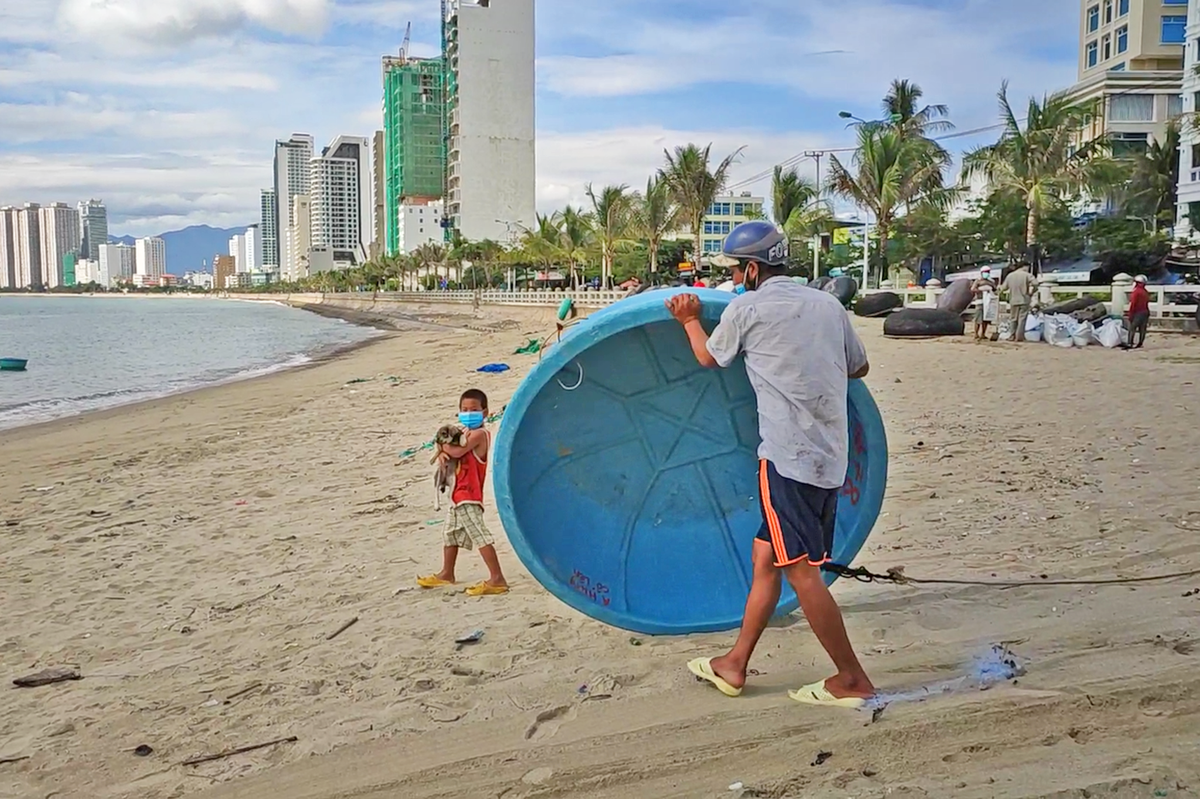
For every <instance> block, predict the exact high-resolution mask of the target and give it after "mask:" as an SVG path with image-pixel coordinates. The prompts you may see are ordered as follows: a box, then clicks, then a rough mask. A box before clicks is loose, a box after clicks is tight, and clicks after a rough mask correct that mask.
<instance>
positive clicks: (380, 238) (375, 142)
mask: <svg viewBox="0 0 1200 799" xmlns="http://www.w3.org/2000/svg"><path fill="white" fill-rule="evenodd" d="M385 150H386V147H385V145H384V139H383V131H382V130H377V131H375V135H374V136H372V137H371V199H372V201H373V205H372V206H371V246H370V247H368V248H367V257H368V258H370V259H372V260H374V259H376V258H378V257H379V256H381V255H383V254H384V252H386V250H387V217H386V214H385V213H384V208H386V207H387V190H386V189H385V187H384V183H385V181H384V163H385V161H386V154H385Z"/></svg>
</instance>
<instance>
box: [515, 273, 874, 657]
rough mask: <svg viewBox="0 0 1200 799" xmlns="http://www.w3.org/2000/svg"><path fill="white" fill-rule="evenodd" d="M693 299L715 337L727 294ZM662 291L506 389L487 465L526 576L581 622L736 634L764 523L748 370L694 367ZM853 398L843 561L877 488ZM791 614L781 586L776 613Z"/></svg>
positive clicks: (863, 399)
mask: <svg viewBox="0 0 1200 799" xmlns="http://www.w3.org/2000/svg"><path fill="white" fill-rule="evenodd" d="M683 290H685V291H686V290H688V289H683ZM690 291H693V292H694V293H696V294H698V295H699V296H700V298H701V300H702V301H703V307H704V314H703V322H704V325H705V327H706V328H708V329H710V330H711V329H712V327H714V326H715V325H716V323H717V320H718V319H719V318H720V315H721V311H722V310H724V308H725V306H726V305H728V304H729V301H730V300H732V299H733V297H734V295H733V294H730V293H728V292H724V291H716V290H713V289H691V290H690ZM673 293H678V292H674V291H650V292H646V293H644V294H640V295H637V296H634V297H630V298H628V299H624V300H621V301H620V302H618V303H615V304H613V305H611V306H609V307H608V308H605V309H604V310H602V311H599V312H597V313H595V314H592V315H591V316H589V317H587V318H586V319H585V320H583V321H582V322H580V323H578V324H576V325H574V326H573V327H571V328H569V329H568V330H567V333H566V334H565V335H564V336H563V338H562V341H561V342H559V343H558V344H555V345H554V346H553V347H551V348H550V349H549V350H548V351H547V352H546V353H545V356H544V357H543V359H542V360H541V362H539V363H538V365H537V366H535V367H534V368H533V369H532V370H531V371H530V373H529V375H528V376H526V378H525V379H524V381H522V383H521V385H520V386H519V387H518V388H517V391H516V393H515V394H514V395H513V398H512V401H511V402H510V403H509V404H508V408H507V410H506V411H505V414H504V419H503V421H502V422H501V425H500V430H499V433H498V435H497V436H496V449H495V452H494V454H493V458H492V468H493V470H494V471H493V475H494V477H493V480H494V488H495V493H496V504H497V508H498V510H499V513H500V519H501V521H502V522H503V524H504V529H505V531H506V532H507V534H508V538H509V541H510V542H511V543H512V546H513V549H514V550H515V551H516V553H517V556H518V557H519V558H520V559H521V562H522V563H524V564H525V566H526V568H528V569H529V571H530V572H531V573H532V574H533V576H534V577H535V578H537V580H538V581H539V582H540V583H541V584H542V585H543V586H545V587H546V588H547V589H548V590H549V591H550V592H551V593H552V594H554V595H555V596H556V597H558V598H559V599H561V600H562V601H563V602H566V603H567V604H568V605H570V606H571V607H573V608H575V609H576V610H578V611H580V612H582V613H585V614H587V615H588V616H591V617H593V618H595V619H598V620H600V621H602V622H605V623H607V624H611V625H614V626H616V627H621V628H624V629H627V630H633V631H635V632H640V633H648V634H652V635H671V634H684V633H694V632H708V631H715V630H727V629H731V628H734V627H737V626H738V625H739V624H740V623H741V618H742V609H743V606H744V604H745V601H746V595H747V592H748V590H749V586H750V577H751V566H750V550H751V546H752V542H753V540H754V537H755V535H756V534H757V533H758V529H759V526H760V525H761V523H762V515H761V512H760V510H759V504H758V456H757V454H756V449H757V447H758V418H757V411H756V407H755V401H754V392H753V391H752V390H751V388H750V383H749V381H748V380H747V378H746V370H745V367H744V365H743V364H742V362H741V360H740V359H739V361H738V362H736V363H735V364H734V365H733V366H731V367H730V368H728V369H712V370H710V369H705V368H703V367H701V366H700V365H699V364H698V363H697V362H696V359H695V357H694V356H693V355H692V352H691V348H690V347H689V345H688V342H687V337H686V336H685V334H684V332H683V329H682V328H681V327H680V326H679V324H678V323H677V322H676V321H675V320H674V319H672V318H671V316H670V314H669V313H668V312H667V309H666V308H665V307H664V305H663V301H664V300H665V299H666V298H667V297H669V296H671V295H672V294H673ZM849 391H850V393H849V400H850V402H849V407H850V439H849V440H850V467H849V471H848V474H847V477H846V483H845V485H844V486H843V488H842V493H841V497H840V499H839V503H838V517H837V532H836V535H835V537H834V552H833V559H834V560H835V561H836V562H838V563H843V564H847V563H850V562H851V561H852V560H853V558H854V556H855V555H856V554H857V553H858V551H859V549H860V548H861V547H862V545H863V542H864V541H865V540H866V539H867V536H868V535H869V534H870V532H871V528H872V527H873V526H874V524H875V520H876V518H877V517H878V516H879V509H880V506H881V505H882V503H883V494H884V488H885V486H886V483H887V438H886V435H885V433H884V429H883V420H882V419H881V418H880V416H879V410H878V408H877V407H876V406H875V401H874V400H873V399H872V398H871V393H870V392H869V391H868V390H867V387H866V386H865V385H863V383H862V381H860V380H851V381H850V389H849ZM825 579H826V580H827V581H830V582H831V581H832V580H833V576H832V575H830V574H826V578H825ZM796 607H797V602H796V597H795V594H793V593H792V591H791V590H790V589H789V588H787V587H786V583H785V588H784V593H783V595H782V596H781V597H780V602H779V608H778V611H779V612H780V613H788V612H791V611H792V610H795V609H796Z"/></svg>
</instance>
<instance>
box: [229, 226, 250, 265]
mask: <svg viewBox="0 0 1200 799" xmlns="http://www.w3.org/2000/svg"><path fill="white" fill-rule="evenodd" d="M229 257H230V258H232V259H233V263H234V270H233V271H235V272H249V271H250V270H249V269H248V268H247V266H246V234H245V233H235V234H233V235H232V236H230V237H229Z"/></svg>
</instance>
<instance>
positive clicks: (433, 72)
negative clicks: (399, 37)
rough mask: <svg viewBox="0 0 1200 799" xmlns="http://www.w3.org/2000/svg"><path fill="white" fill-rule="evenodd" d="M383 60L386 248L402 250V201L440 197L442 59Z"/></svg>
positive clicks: (391, 251) (443, 156)
mask: <svg viewBox="0 0 1200 799" xmlns="http://www.w3.org/2000/svg"><path fill="white" fill-rule="evenodd" d="M407 50H408V37H407V36H406V37H405V44H404V46H403V47H401V48H400V55H399V56H385V57H384V59H383V139H384V147H383V150H384V157H383V168H384V194H385V202H384V213H385V214H386V224H385V225H384V231H385V235H386V250H387V253H388V255H396V254H397V253H399V252H400V250H401V220H400V211H401V205H403V204H406V203H413V202H415V203H427V202H430V201H432V200H438V199H440V198H441V197H442V193H443V183H444V180H445V175H446V139H445V132H444V129H443V125H444V119H445V92H444V72H445V70H444V68H443V60H442V59H441V58H409V57H408V53H407Z"/></svg>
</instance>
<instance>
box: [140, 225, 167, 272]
mask: <svg viewBox="0 0 1200 799" xmlns="http://www.w3.org/2000/svg"><path fill="white" fill-rule="evenodd" d="M134 247H135V248H136V261H137V266H136V269H135V274H137V275H141V276H144V277H147V278H154V279H157V278H160V277H162V276H163V275H164V274H166V271H167V243H166V242H165V241H163V240H162V239H160V238H159V237H158V236H147V237H146V238H142V239H138V240H137V243H135V244H134Z"/></svg>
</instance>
